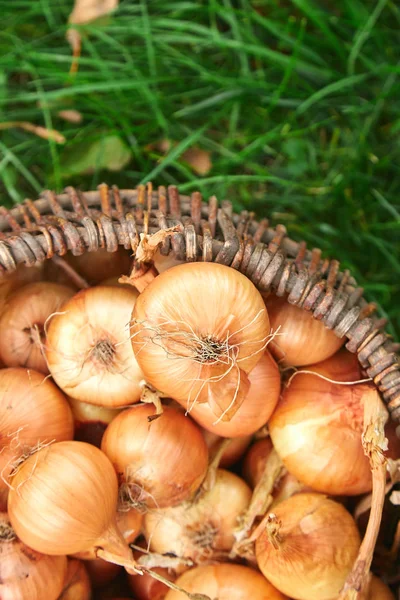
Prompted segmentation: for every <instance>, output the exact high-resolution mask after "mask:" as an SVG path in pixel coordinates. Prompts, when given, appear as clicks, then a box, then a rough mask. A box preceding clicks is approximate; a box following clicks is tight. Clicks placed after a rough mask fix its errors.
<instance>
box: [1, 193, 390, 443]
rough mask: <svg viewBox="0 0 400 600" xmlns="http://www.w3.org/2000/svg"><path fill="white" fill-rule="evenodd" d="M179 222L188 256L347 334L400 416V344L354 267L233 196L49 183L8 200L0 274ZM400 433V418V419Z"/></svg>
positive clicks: (131, 240) (177, 246) (128, 244)
mask: <svg viewBox="0 0 400 600" xmlns="http://www.w3.org/2000/svg"><path fill="white" fill-rule="evenodd" d="M173 226H177V228H178V231H177V232H176V233H174V234H173V236H172V237H171V238H168V239H166V240H165V242H164V243H163V246H162V247H161V253H162V254H164V255H168V254H170V253H173V255H175V257H176V258H177V259H178V260H186V261H197V260H203V261H214V262H218V263H222V264H224V265H229V266H231V267H233V268H235V269H238V270H239V271H241V272H242V273H244V274H245V275H246V276H247V277H249V279H251V281H252V282H253V283H254V284H255V285H256V287H257V288H258V289H259V290H260V291H261V292H267V291H270V290H273V291H274V293H276V294H277V295H278V296H283V295H284V294H288V301H289V302H290V303H291V304H295V305H296V306H299V307H302V308H303V309H304V310H307V311H309V312H311V313H312V314H313V316H314V318H315V319H318V320H322V321H323V322H324V324H325V326H326V327H327V328H329V329H332V330H333V331H334V332H335V334H336V335H337V336H338V337H342V336H344V335H345V336H346V337H347V338H348V342H347V344H346V348H347V349H348V350H349V351H350V352H353V353H357V356H358V360H359V362H360V364H361V366H362V367H363V369H365V371H366V373H367V375H368V376H369V377H371V378H372V379H373V381H374V383H375V385H376V386H377V388H378V389H379V391H380V392H381V395H382V397H383V399H384V400H385V402H386V404H387V406H388V409H389V412H390V414H391V416H392V418H393V419H394V421H395V422H396V423H400V364H399V359H398V356H397V355H396V351H397V350H398V348H399V346H398V344H394V343H393V342H392V340H391V339H390V338H389V336H388V335H387V334H386V333H385V332H384V331H382V328H383V327H384V326H385V321H384V320H382V319H379V320H378V319H376V318H374V317H373V316H372V314H373V312H374V310H375V306H374V305H373V304H368V303H367V302H366V301H365V300H364V298H363V289H362V288H360V287H358V286H357V283H356V282H355V280H354V278H353V277H352V276H351V275H350V273H349V271H343V272H341V271H340V270H339V263H338V261H336V260H323V259H321V251H320V250H318V249H313V250H311V251H310V250H307V248H306V245H305V243H303V242H300V243H297V242H294V241H292V240H290V239H289V238H287V237H286V230H285V227H284V226H283V225H277V226H276V227H275V228H274V229H272V228H270V227H268V221H267V220H266V219H263V220H262V221H260V222H257V221H255V220H254V218H253V214H252V213H248V212H242V213H241V214H240V215H237V214H233V213H232V206H231V204H230V203H229V202H222V205H221V207H220V208H219V207H218V202H217V199H216V198H215V196H213V197H211V198H210V199H209V201H208V203H205V202H203V200H202V197H201V194H200V193H199V192H194V193H193V194H192V195H191V196H182V195H180V194H179V192H178V189H177V188H176V187H175V186H169V187H168V189H166V188H165V187H163V186H160V187H159V188H158V189H157V190H153V188H152V185H151V184H148V185H147V186H146V187H145V186H138V188H137V189H135V190H119V189H118V188H116V187H112V188H111V189H109V188H108V186H107V185H105V184H102V185H100V186H99V187H98V190H96V191H90V192H80V191H78V190H76V189H74V188H72V187H68V188H66V190H65V193H64V194H59V195H56V194H54V193H53V192H51V191H45V192H43V193H42V194H41V197H40V198H39V199H38V200H36V201H34V202H33V201H31V200H26V201H25V202H24V203H23V204H20V205H18V206H17V207H15V208H13V209H12V210H10V211H9V210H7V209H5V208H0V276H2V275H4V274H6V273H9V272H12V271H13V270H14V269H15V268H16V266H17V265H18V264H21V263H24V264H25V265H28V266H31V265H34V264H35V263H38V262H42V261H44V260H45V259H49V258H51V257H53V256H54V255H59V256H62V255H64V254H65V253H66V252H68V251H71V252H72V254H74V255H80V254H83V253H84V252H87V251H88V252H93V251H95V250H98V249H99V248H106V249H107V250H108V251H109V252H115V251H116V250H117V248H118V246H119V245H121V246H124V247H125V248H127V249H132V251H133V252H135V250H136V248H137V246H138V244H139V241H140V238H139V234H140V233H142V232H145V233H150V234H151V233H155V232H157V231H159V230H160V229H166V228H169V227H173ZM397 433H398V435H399V437H400V426H399V427H398V428H397Z"/></svg>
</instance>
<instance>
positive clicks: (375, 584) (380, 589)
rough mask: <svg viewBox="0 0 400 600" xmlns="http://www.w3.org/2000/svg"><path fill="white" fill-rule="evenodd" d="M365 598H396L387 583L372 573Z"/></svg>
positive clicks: (385, 599)
mask: <svg viewBox="0 0 400 600" xmlns="http://www.w3.org/2000/svg"><path fill="white" fill-rule="evenodd" d="M365 600H396V599H395V597H394V595H393V594H392V592H391V591H390V589H389V588H388V586H387V585H385V584H384V583H383V581H381V580H380V579H378V577H375V575H372V577H371V582H370V584H369V586H368V592H367V595H366V597H365Z"/></svg>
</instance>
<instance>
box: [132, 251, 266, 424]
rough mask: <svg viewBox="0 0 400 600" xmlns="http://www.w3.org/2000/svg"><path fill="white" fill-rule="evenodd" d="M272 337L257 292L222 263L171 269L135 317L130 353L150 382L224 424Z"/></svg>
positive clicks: (139, 304) (137, 306)
mask: <svg viewBox="0 0 400 600" xmlns="http://www.w3.org/2000/svg"><path fill="white" fill-rule="evenodd" d="M194 298H196V299H195V300H194ZM269 332H270V328H269V319H268V315H267V311H266V309H265V305H264V302H263V299H262V297H261V295H260V293H259V292H258V290H257V289H256V288H255V286H254V285H253V284H252V283H251V281H250V280H249V279H248V278H247V277H245V276H244V275H242V274H241V273H239V272H238V271H236V270H235V269H232V268H230V267H226V266H224V265H220V264H217V263H200V262H199V263H190V264H182V265H179V266H177V267H173V268H172V269H168V270H167V271H165V272H164V273H162V274H161V275H159V276H158V277H156V278H155V279H154V280H153V281H152V282H151V283H150V284H149V285H148V286H147V288H146V289H145V290H144V291H143V292H142V293H141V294H140V296H139V298H138V300H137V302H136V304H135V307H134V310H133V313H132V323H131V335H132V348H133V351H134V352H135V355H136V358H137V360H138V363H139V365H140V367H141V368H142V370H143V372H144V373H145V376H146V380H147V381H148V382H149V383H150V384H151V385H152V386H153V387H155V388H156V389H158V390H160V391H161V392H163V393H164V394H165V395H167V396H170V397H171V398H173V399H174V400H177V401H179V402H181V403H184V405H185V407H189V408H190V407H191V406H192V404H193V403H195V402H208V403H209V404H210V406H211V407H212V410H213V412H214V414H215V415H217V416H218V417H220V418H221V419H224V420H229V419H230V418H231V417H232V416H233V414H234V413H235V411H236V410H237V408H238V407H239V406H240V404H241V402H242V401H243V399H244V397H245V395H246V393H247V391H248V389H249V385H250V384H249V380H248V378H247V374H248V373H249V372H250V371H251V370H252V369H253V368H254V367H255V365H256V364H257V362H258V361H259V360H260V359H261V356H262V351H263V349H264V347H265V344H266V341H267V338H268V335H269ZM155 336H156V339H155ZM154 339H155V341H154Z"/></svg>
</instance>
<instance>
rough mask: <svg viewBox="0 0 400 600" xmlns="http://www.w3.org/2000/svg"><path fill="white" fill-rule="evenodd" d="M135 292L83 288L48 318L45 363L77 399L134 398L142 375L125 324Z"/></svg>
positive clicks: (105, 402)
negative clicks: (61, 309)
mask: <svg viewBox="0 0 400 600" xmlns="http://www.w3.org/2000/svg"><path fill="white" fill-rule="evenodd" d="M135 299H136V294H135V292H133V291H131V290H128V289H123V288H116V287H102V286H98V287H94V288H89V289H85V290H82V291H81V292H79V293H78V294H76V295H75V296H74V297H73V298H71V300H70V301H69V302H67V303H66V304H65V305H64V307H63V312H62V314H59V315H56V316H55V317H54V318H53V319H52V320H51V322H50V325H49V328H48V336H47V362H48V366H49V369H50V372H51V374H52V376H53V377H54V380H55V382H56V383H57V384H58V385H59V386H60V388H61V389H62V390H64V391H65V393H66V394H68V395H69V396H71V397H72V398H76V399H77V400H80V401H81V402H88V403H89V404H98V405H102V406H107V407H115V406H124V405H129V404H133V403H134V402H137V401H138V400H139V398H140V395H141V392H142V389H141V385H140V383H141V381H142V379H143V374H142V372H141V370H140V368H139V366H138V364H137V362H136V360H135V357H134V355H133V353H132V349H131V345H130V339H129V328H128V327H127V324H128V323H129V319H130V314H131V312H132V307H133V305H134V303H135Z"/></svg>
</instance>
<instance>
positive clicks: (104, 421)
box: [68, 396, 121, 448]
mask: <svg viewBox="0 0 400 600" xmlns="http://www.w3.org/2000/svg"><path fill="white" fill-rule="evenodd" d="M68 402H69V405H70V407H71V410H72V414H73V416H74V426H75V436H74V439H75V440H77V441H78V442H87V443H88V444H93V446H96V447H97V448H100V446H101V440H102V438H103V434H104V432H105V430H106V429H107V426H108V425H109V424H110V423H111V421H112V420H113V419H115V417H116V416H117V415H119V413H120V412H121V410H120V409H116V408H106V407H105V406H96V404H89V403H88V402H79V400H76V399H75V398H71V397H70V396H69V397H68Z"/></svg>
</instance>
